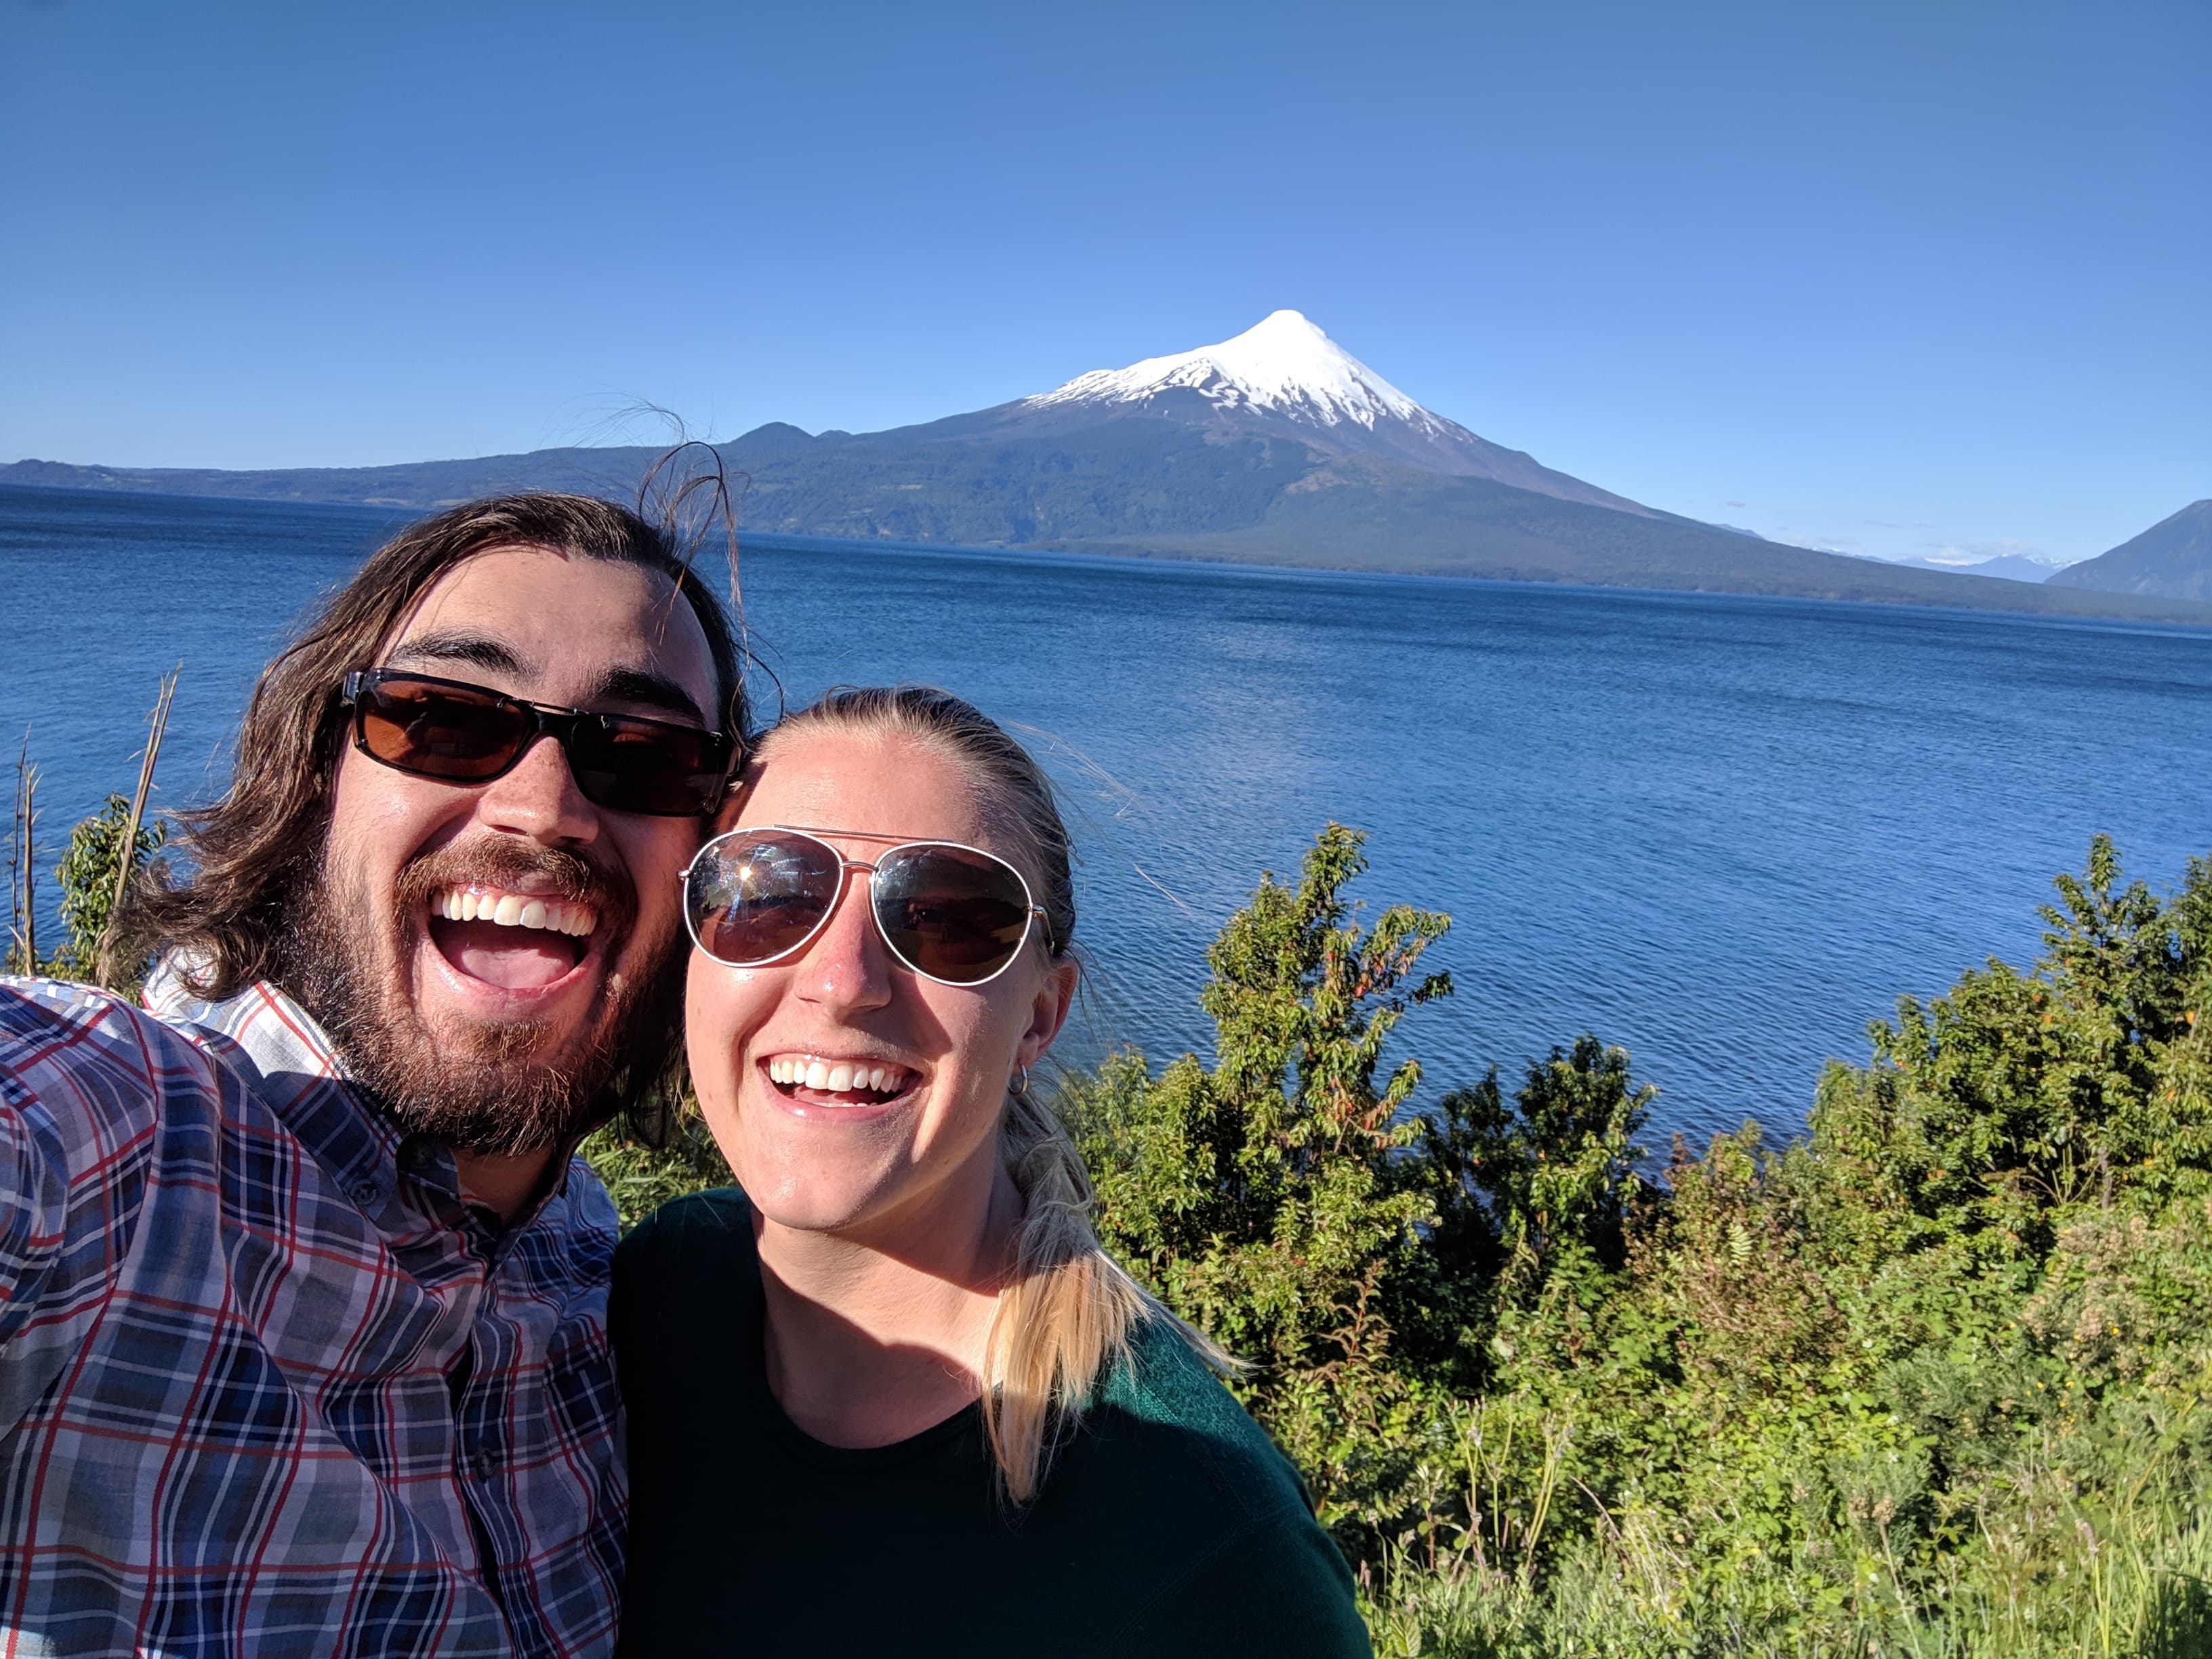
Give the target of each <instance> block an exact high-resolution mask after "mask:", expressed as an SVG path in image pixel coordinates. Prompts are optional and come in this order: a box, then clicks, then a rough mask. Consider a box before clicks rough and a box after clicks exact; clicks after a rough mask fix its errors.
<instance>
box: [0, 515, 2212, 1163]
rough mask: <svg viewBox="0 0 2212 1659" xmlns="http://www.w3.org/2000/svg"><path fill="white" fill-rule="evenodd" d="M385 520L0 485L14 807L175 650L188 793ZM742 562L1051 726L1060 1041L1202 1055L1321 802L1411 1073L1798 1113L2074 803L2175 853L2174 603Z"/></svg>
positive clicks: (848, 650)
mask: <svg viewBox="0 0 2212 1659" xmlns="http://www.w3.org/2000/svg"><path fill="white" fill-rule="evenodd" d="M404 516H405V515H403V514H395V513H386V512H380V511H374V510H367V509H357V508H344V507H295V506H276V505H264V504H261V503H240V502H229V501H200V500H181V499H175V498H161V497H148V496H131V495H94V494H76V493H69V492H59V491H33V490H0V596H4V598H0V606H4V619H5V627H4V629H0V739H4V744H5V748H6V751H7V753H6V759H7V760H8V761H9V763H12V762H13V760H14V758H15V746H16V744H17V743H18V742H19V741H20V740H21V736H22V733H23V732H24V730H25V728H26V727H28V729H29V732H30V747H31V754H32V757H33V761H34V762H36V763H38V764H39V765H40V767H41V768H42V769H43V774H44V777H43V781H42V783H41V785H40V796H39V798H40V803H41V805H42V808H43V819H42V824H41V841H42V842H43V843H45V844H46V846H47V847H49V848H56V847H58V845H59V843H61V842H63V841H64V840H65V839H66V836H67V831H68V827H69V825H70V823H74V822H75V821H76V819H77V818H78V817H82V815H83V814H85V813H87V812H88V811H92V810H93V809H94V807H95V806H96V805H98V803H99V800H100V797H101V796H102V795H103V794H105V793H106V792H108V791H109V790H111V789H112V790H118V791H122V792H125V793H128V791H129V789H130V787H131V783H132V781H134V780H135V778H136V776H137V763H136V760H135V758H134V757H135V755H136V752H137V748H138V745H139V744H140V742H141V741H142V738H143V720H144V716H145V711H146V708H147V706H148V705H149V703H150V702H152V700H153V696H154V692H155V682H156V681H157V679H158V678H159V677H160V675H161V672H162V671H164V670H166V669H167V668H168V667H169V666H170V665H173V664H174V663H176V662H177V661H179V660H180V659H181V660H182V662H183V663H184V677H183V679H182V681H181V683H180V685H179V690H178V694H177V700H176V706H175V709H174V712H173V718H172V721H171V726H170V730H169V736H168V738H167V744H166V746H165V748H164V750H163V751H162V758H161V779H160V790H159V793H158V796H157V801H158V804H159V805H163V806H168V807H175V806H179V805H187V804H190V803H192V802H196V801H199V800H203V799H206V798H208V797H209V796H210V794H212V793H215V792H216V790H218V789H219V788H220V787H221V784H222V779H223V777H224V775H225V773H226V771H227V768H228V750H227V747H226V745H227V743H228V738H229V735H230V732H231V730H232V727H233V725H234V722H235V720H236V718H237V714H238V712H239V710H240V708H241V707H242V706H243V704H244V701H245V697H246V692H247V690H249V689H250V687H251V685H252V680H253V677H254V675H255V673H256V672H257V671H258V669H259V667H260V665H261V664H262V663H263V662H264V660H265V659H266V658H267V656H268V655H269V654H270V652H271V651H272V649H273V648H274V647H275V646H276V643H277V642H278V641H280V640H281V639H282V638H283V635H284V634H285V632H286V630H287V629H288V628H289V625H290V624H291V623H292V622H293V621H294V620H295V617H297V616H298V614H299V613H300V611H301V607H302V606H303V605H307V603H308V602H309V601H310V600H311V599H313V597H314V596H315V595H316V594H318V593H319V592H322V591H324V590H325V589H326V588H328V587H329V586H331V585H333V584H335V583H337V582H338V581H340V580H343V577H344V576H345V575H346V574H348V573H349V571H350V570H351V569H352V568H353V567H354V566H355V565H356V563H357V562H359V560H360V559H361V557H362V556H363V555H364V554H365V553H366V552H367V551H368V550H369V549H370V548H371V547H373V546H374V544H376V542H377V541H378V540H380V538H382V537H383V536H384V535H385V534H386V533H388V532H390V530H392V528H394V527H396V526H397V525H398V524H399V523H400V522H403V521H404ZM742 571H743V576H744V597H745V608H746V614H747V617H748V619H749V621H750V626H751V629H752V630H753V634H754V639H755V644H756V646H757V647H758V648H760V649H761V650H762V652H763V655H764V656H765V658H766V659H767V660H768V661H769V663H770V665H772V666H773V667H774V668H775V671H776V673H777V674H778V675H779V676H780V677H781V681H782V684H783V685H784V687H785V689H786V690H787V692H788V694H789V695H790V696H793V698H803V697H805V696H808V695H811V693H813V692H816V691H818V690H821V689H822V688H823V687H824V686H827V685H829V684H836V683H840V682H872V681H878V680H896V679H915V680H927V681H934V682H937V683H939V684H944V685H946V686H949V687H951V689H952V690H956V691H958V692H960V693H961V694H962V695H963V696H968V697H969V698H971V699H973V700H974V701H975V702H978V703H980V704H981V705H982V707H983V708H985V709H987V711H988V712H990V713H991V714H994V715H996V716H998V717H999V718H1000V719H1001V720H1008V721H1012V722H1018V723H1020V724H1021V725H1023V726H1027V727H1030V728H1034V729H1035V731H1036V732H1042V733H1048V734H1050V735H1049V737H1048V738H1040V739H1038V740H1039V741H1040V742H1042V743H1043V744H1044V746H1045V747H1046V748H1047V750H1048V751H1049V752H1048V758H1050V760H1051V762H1052V763H1053V765H1054V770H1055V773H1056V775H1058V776H1059V777H1060V780H1061V781H1062V782H1063V784H1064V785H1065V786H1066V790H1067V793H1068V795H1069V798H1070V800H1071V802H1072V804H1073V806H1074V808H1075V811H1076V817H1077V820H1078V822H1077V832H1078V838H1079V844H1080V846H1081V848H1082V851H1083V855H1084V860H1085V862H1084V866H1083V870H1082V872H1081V878H1080V888H1079V902H1080V904H1081V906H1082V909H1083V923H1082V933H1083V935H1084V936H1085V938H1086V939H1087V942H1088V943H1089V945H1090V946H1091V951H1092V953H1093V958H1094V962H1095V964H1096V966H1097V969H1098V972H1097V975H1096V978H1095V983H1094V990H1095V992H1096V994H1095V996H1094V997H1093V999H1092V1006H1091V1011H1090V1013H1089V1016H1088V1018H1087V1022H1086V1029H1085V1030H1081V1031H1079V1033H1078V1034H1077V1041H1078V1044H1079V1048H1082V1049H1083V1050H1085V1051H1088V1052H1091V1053H1095V1052H1097V1050H1099V1049H1100V1048H1103V1047H1107V1046H1111V1045H1113V1044H1116V1043H1122V1042H1133V1043H1136V1044H1138V1045H1139V1046H1141V1047H1143V1048H1145V1049H1146V1051H1147V1052H1148V1053H1150V1054H1153V1055H1154V1056H1155V1057H1163V1056H1165V1055H1167V1054H1172V1053H1175V1052H1178V1051H1180V1050H1182V1049H1183V1048H1193V1047H1196V1048H1200V1050H1201V1051H1203V1049H1204V1048H1205V1045H1206V1036H1207V1027H1206V1022H1205V1020H1204V1018H1203V1017H1202V1016H1201V1015H1200V1013H1199V1012H1198V1008H1197V1006H1196V994H1197V990H1198V987H1199V986H1200V983H1201V982H1202V981H1203V979H1204V975H1205V948H1206V943H1207V941H1208V940H1210V939H1212V936H1213V934H1214V932H1215V930H1216V929H1217V928H1218V926H1219V925H1220V922H1221V921H1222V919H1223V917H1224V916H1225V915H1227V914H1228V912H1229V911H1230V910H1231V908H1234V906H1235V905H1237V903H1238V902H1240V900H1241V899H1242V898H1243V896H1244V895H1245V894H1246V893H1248V892H1249V890H1250V888H1251V886H1252V884H1254V882H1255V880H1256V879H1257V878H1258V875H1259V872H1260V871H1261V869H1262V868H1263V867H1265V868H1270V869H1273V870H1275V871H1277V872H1283V873H1290V872H1295V870H1296V868H1297V860H1298V857H1299V854H1300V852H1301V850H1302V849H1303V848H1304V846H1305V845H1306V844H1307V843H1308V842H1310V838H1311V836H1312V835H1313V833H1314V831H1316V829H1319V828H1320V827H1321V826H1322V824H1323V823H1327V822H1328V821H1329V820H1330V819H1336V820H1340V821H1341V822H1344V823H1352V824H1356V825H1358V826H1360V827H1361V828H1363V829H1366V830H1368V831H1369V832H1370V837H1371V838H1370V842H1369V843H1368V852H1369V854H1370V858H1371V860H1372V861H1373V866H1374V867H1373V869H1372V871H1371V872H1370V874H1369V875H1368V877H1367V878H1365V880H1364V884H1363V887H1362V889H1361V891H1362V892H1363V893H1364V896H1366V897H1367V898H1369V899H1370V901H1373V902H1375V903H1376V904H1378V905H1379V904H1383V903H1388V902H1393V901H1396V900H1407V901H1411V902H1415V903H1419V904H1422V905H1425V906H1428V907H1431V908H1438V909H1443V910H1448V911H1449V912H1450V913H1451V914H1452V915H1453V917H1454V919H1455V921H1454V927H1453V928H1452V931H1451V933H1449V935H1448V936H1447V938H1446V939H1445V940H1444V941H1443V944H1441V945H1439V946H1438V947H1437V950H1436V951H1435V952H1434V953H1433V957H1434V959H1435V960H1436V961H1437V962H1438V963H1440V964H1441V965H1443V966H1445V967H1447V968H1449V969H1450V971H1451V974H1452V976H1453V978H1454V980H1455V981H1456V984H1457V987H1458V988H1457V993H1456V994H1455V996H1454V997H1453V998H1451V999H1450V1000H1449V1001H1448V1002H1446V1003H1444V1004H1443V1005H1441V1006H1431V1007H1430V1008H1427V1009H1425V1010H1422V1011H1420V1012H1417V1013H1415V1014H1414V1015H1413V1016H1412V1017H1411V1018H1409V1019H1408V1021H1407V1024H1405V1025H1404V1026H1403V1027H1401V1031H1402V1032H1403V1036H1404V1040H1403V1042H1401V1045H1400V1046H1401V1049H1402V1050H1403V1051H1405V1052H1410V1053H1413V1054H1419V1056H1420V1057H1421V1058H1422V1060H1423V1061H1424V1064H1425V1067H1426V1076H1427V1082H1426V1083H1425V1085H1424V1090H1423V1093H1424V1095H1425V1097H1431V1098H1432V1097H1434V1094H1435V1093H1436V1092H1437V1091H1440V1090H1441V1089H1443V1088H1444V1087H1449V1086H1451V1085H1455V1084H1459V1083H1464V1082H1468V1081H1471V1080H1472V1079H1474V1077H1476V1076H1478V1075H1479V1074H1480V1068H1481V1067H1482V1066H1485V1065H1486V1064H1488V1063H1491V1062H1492V1061H1495V1062H1497V1063H1498V1064H1499V1065H1501V1066H1504V1068H1505V1069H1506V1070H1507V1071H1508V1072H1509V1073H1510V1072H1511V1071H1513V1070H1514V1069H1516V1067H1517V1066H1519V1065H1520V1064H1521V1063H1522V1061H1523V1060H1525V1059H1526V1058H1527V1057H1528V1056H1530V1055H1532V1054H1541V1052H1542V1051H1543V1050H1544V1049H1546V1048H1548V1047H1549V1046H1550V1045H1552V1044H1553V1043H1555V1042H1566V1041H1568V1040H1571V1038H1572V1036H1574V1034H1575V1033H1577V1031H1581V1030H1595V1032H1597V1033H1598V1035H1599V1036H1601V1037H1603V1038H1604V1039H1606V1040H1607V1042H1618V1043H1621V1044H1623V1045H1625V1046H1626V1047H1627V1048H1629V1049H1630V1050H1631V1051H1632V1054H1634V1056H1635V1064H1636V1069H1637V1071H1638V1073H1639V1074H1640V1075H1642V1076H1643V1077H1644V1078H1647V1079H1650V1080H1651V1081H1653V1082H1656V1083H1657V1084H1658V1085H1660V1086H1661V1088H1662V1091H1663V1094H1662V1098H1661V1100H1660V1103H1659V1105H1658V1109H1657V1111H1656V1115H1655V1125H1654V1127H1655V1129H1656V1131H1657V1132H1659V1133H1661V1134H1663V1133H1665V1132H1666V1131H1668V1130H1674V1129H1680V1130H1683V1131H1685V1132H1687V1133H1691V1134H1692V1135H1693V1136H1701V1135H1703V1134H1705V1133H1709V1132H1711V1131H1712V1130H1715V1129H1719V1128H1728V1127H1734V1126H1735V1123H1737V1122H1738V1121H1740V1120H1741V1119H1742V1118H1743V1117H1745V1116H1746V1115H1755V1116H1758V1117H1759V1118H1760V1119H1762V1120H1763V1121H1766V1122H1768V1123H1770V1124H1771V1125H1774V1126H1775V1127H1778V1128H1781V1129H1784V1130H1785V1131H1794V1130H1796V1128H1798V1127H1802V1122H1803V1118H1804V1113H1805V1109H1806V1107H1807V1105H1808V1103H1809V1102H1810V1099H1811V1095H1812V1087H1813V1083H1814V1079H1815V1077H1816V1076H1817V1075H1818V1073H1819V1070H1820V1065H1821V1063H1822V1061H1823V1060H1825V1059H1826V1057H1828V1056H1830V1055H1838V1056H1842V1057H1844V1058H1846V1059H1852V1060H1859V1059H1863V1058H1864V1056H1865V1054H1866V1051H1867V1045H1866V1038H1865V1024H1866V1022H1867V1021H1868V1020H1869V1018H1875V1017H1878V1016H1881V1015H1884V1014H1887V1012H1889V1011H1890V1009H1891V1008H1892V1006H1893V1004H1894V1000H1895V999H1896V998H1897V996H1898V995H1899V994H1901V993H1906V992H1911V993H1915V994H1930V993H1934V992H1936V991H1940V990H1941V989H1942V988H1943V987H1945V986H1946V985H1948V983H1949V982H1950V981H1951V980H1952V979H1953V977H1954V975H1956V974H1957V973H1958V972H1959V970H1960V969H1962V968H1965V967H1968V966H1971V965H1973V964H1975V963H1978V962H1979V961H1980V960H1981V959H1982V958H1983V957H1984V956H1988V955H1992V954H1995V955H1999V956H2002V957H2006V958H2007V959H2008V960H2011V961H2014V962H2015V963H2026V962H2027V960H2028V959H2029V958H2031V957H2033V954H2034V952H2035V950H2036V948H2037V937H2038V933H2039V922H2038V921H2037V920H2036V916H2035V908H2036V906H2037V905H2038V904H2039V903H2040V902H2043V901H2044V900H2045V898H2046V897H2047V896H2048V894H2049V882H2050V878H2051V875H2052V873H2053V872H2056V871H2058V870H2061V869H2070V868H2078V867H2079V866H2080V864H2081V860H2082V855H2083V853H2084V851H2085V849H2086V848H2087V842H2088V839H2089V836H2091V834H2092V833H2093V832H2095V831H2097V830H2100V829H2103V830H2108V831H2110V832H2111V833H2112V835H2113V836H2115V837H2116V838H2117V839H2118V842H2119V843H2120V847H2121V850H2122V852H2123V854H2124V855H2125V858H2126V860H2127V863H2128V866H2129V868H2130V871H2131V872H2133V873H2136V874H2140V875H2142V876H2143V877H2145V878H2147V879H2148V880H2149V881H2150V882H2151V884H2153V885H2154V887H2160V888H2165V887H2169V886H2171V885H2172V884H2174V883H2175V882H2177V881H2178V880H2179V876H2180V873H2181V871H2182V868H2183V866H2184V863H2185V860H2186V859H2187V858H2189V857H2190V856H2191V855H2192V854H2196V855H2202V854H2205V853H2207V852H2212V632H2201V631H2196V630H2190V629H2159V628H2146V627H2134V626H2128V625H2124V624H2119V623H2091V622H2081V623H2071V622H2057V621H2051V620H2048V619H2040V618H2021V617H2001V616H1996V615H1981V614H1967V613H1961V612H1953V611H1928V610H1908V609H1902V608H1893V607H1887V606H1875V605H1838V604H1829V603H1823V602H1814V601H1792V600H1776V599H1729V598H1723V597H1717V596H1711V595H1692V594H1654V593H1640V592H1621V591H1618V590H1607V589H1596V588H1562V587H1549V586H1522V585H1514V584H1506V583H1494V582H1472V581H1455V580H1442V579H1426V578H1401V577H1383V576H1358V575H1336V574H1314V573H1297V572H1285V571H1277V570H1261V569H1243V568H1225V567H1220V566H1211V565H1195V564H1173V563H1165V562H1160V563H1152V562H1125V561H1114V560H1103V559H1089V558H1074V557H1056V556H1038V555H1026V554H1012V553H969V552H955V551H950V550H915V549H896V548H881V547H875V546H861V545H855V544H845V543H798V542H787V541H769V540H764V539H763V540H749V541H748V542H747V544H746V545H745V550H744V555H743V559H742ZM716 574H717V575H718V576H719V570H718V571H717V572H716ZM769 694H770V695H771V696H772V695H773V692H772V689H770V693H769ZM46 896H47V899H48V902H49V905H50V904H51V900H52V889H51V884H50V883H49V886H48V889H47V894H46ZM44 925H45V926H46V927H52V926H53V923H52V919H51V915H49V918H48V920H47V921H46V923H45V924H44Z"/></svg>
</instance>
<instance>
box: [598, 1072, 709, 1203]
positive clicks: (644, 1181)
mask: <svg viewBox="0 0 2212 1659" xmlns="http://www.w3.org/2000/svg"><path fill="white" fill-rule="evenodd" d="M578 1150H580V1152H582V1153H583V1154H584V1157H585V1158H586V1159H587V1160H589V1162H590V1164H591V1166H592V1172H593V1173H594V1174H596V1175H597V1176H599V1179H600V1180H601V1181H603V1182H605V1183H606V1188H607V1191H608V1193H609V1194H611V1195H612V1197H613V1199H614V1200H615V1209H616V1212H617V1214H618V1215H619V1216H620V1218H621V1221H622V1228H623V1231H624V1232H628V1231H629V1230H630V1229H631V1228H632V1227H635V1225H637V1224H638V1223H639V1222H641V1221H642V1220H643V1219H645V1218H646V1217H647V1215H649V1214H651V1213H652V1212H653V1211H654V1210H657V1209H659V1207H660V1206H662V1205H663V1204H665V1203H666V1202H668V1200H670V1199H671V1198H681V1197H683V1196H684V1194H686V1193H696V1192H700V1191H702V1190H704V1189H705V1188H709V1187H726V1186H728V1185H729V1184H730V1166H729V1165H728V1164H725V1163H724V1162H723V1161H722V1153H721V1149H720V1147H718V1146H715V1145H714V1136H713V1135H711V1134H709V1133H708V1132H707V1121H706V1120H705V1119H704V1118H702V1117H701V1116H700V1115H699V1108H698V1104H697V1103H696V1102H695V1101H693V1100H691V1099H690V1098H689V1097H686V1098H685V1100H684V1105H683V1109H681V1110H680V1111H678V1113H676V1114H675V1121H674V1122H673V1123H672V1124H671V1127H670V1129H669V1132H668V1140H667V1144H666V1145H665V1146H647V1145H646V1144H645V1143H644V1142H642V1141H641V1140H636V1139H632V1138H631V1137H630V1135H629V1134H628V1133H626V1132H625V1131H624V1129H623V1126H622V1125H621V1124H620V1123H610V1124H608V1125H607V1126H606V1127H605V1128H602V1129H598V1130H595V1131H593V1132H592V1134H590V1135H589V1136H588V1137H586V1139H585V1141H584V1144H583V1146H581V1147H580V1148H579V1149H578Z"/></svg>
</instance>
